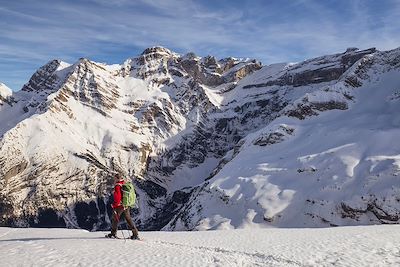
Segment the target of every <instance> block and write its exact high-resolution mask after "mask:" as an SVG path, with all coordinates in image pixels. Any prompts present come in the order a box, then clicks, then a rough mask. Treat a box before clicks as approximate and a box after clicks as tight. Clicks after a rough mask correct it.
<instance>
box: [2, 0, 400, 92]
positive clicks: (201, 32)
mask: <svg viewBox="0 0 400 267" xmlns="http://www.w3.org/2000/svg"><path fill="white" fill-rule="evenodd" d="M399 5H400V3H399V1H397V0H387V1H371V0H365V1H361V0H349V1H345V0H342V1H317V0H299V1H289V0H282V1H276V0H271V1H263V0H253V1H250V0H241V1H235V0H232V1H228V0H221V1H214V2H212V1H211V2H208V1H194V0H187V1H184V0H163V1H156V0H137V1H128V0H114V1H111V0H82V1H67V0H63V1H50V0H42V1H35V2H32V1H28V0H21V1H12V2H11V1H10V2H9V3H5V4H4V3H3V4H2V6H1V7H0V81H3V82H5V83H9V85H10V86H11V87H13V88H14V89H19V88H20V87H21V85H22V84H23V83H25V82H26V81H27V79H28V78H29V75H31V74H32V73H33V72H34V70H35V69H36V68H37V67H39V66H40V65H42V64H44V63H46V62H47V61H49V60H50V59H52V58H61V59H63V60H66V61H69V62H74V61H76V59H77V58H79V57H89V58H92V59H95V60H100V61H104V62H110V63H115V62H122V61H123V60H124V59H125V58H127V57H130V56H134V55H137V54H138V53H140V52H141V51H142V50H143V49H145V48H146V47H148V46H153V45H163V46H166V47H168V48H170V49H172V50H175V51H177V52H180V53H185V52H189V51H194V52H196V53H198V54H200V55H206V54H213V55H216V56H218V57H224V56H239V57H254V58H257V59H260V60H261V61H263V63H266V64H269V63H274V62H281V61H298V60H302V59H306V58H309V57H312V56H318V55H323V54H329V53H335V52H340V51H343V50H344V49H345V48H346V47H350V46H358V47H361V48H366V47H370V46H376V47H377V48H379V49H391V48H395V47H397V46H399V45H400V28H399V26H400V25H399V24H400V23H398V22H397V21H398V17H399V15H400V11H399V10H400V7H399ZM6 61H7V64H1V63H2V62H6ZM6 65H7V66H6ZM21 66H23V67H24V68H23V70H21V71H17V70H18V68H20V67H21ZM10 70H14V71H15V72H13V73H18V75H16V74H15V75H13V77H14V78H13V79H11V78H10V73H11V72H12V71H10ZM18 77H20V78H19V80H18Z"/></svg>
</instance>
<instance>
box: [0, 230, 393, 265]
mask: <svg viewBox="0 0 400 267" xmlns="http://www.w3.org/2000/svg"><path fill="white" fill-rule="evenodd" d="M126 234H127V232H126V231H125V235H126ZM140 234H141V236H142V238H144V241H131V240H127V241H124V240H115V239H114V240H110V239H105V238H104V237H102V236H103V235H104V233H103V232H87V231H85V230H71V229H43V228H42V229H32V228H28V229H13V228H0V259H1V264H0V265H1V266H41V267H43V266H52V267H53V266H165V267H167V266H353V267H354V266H398V265H399V264H400V248H399V246H398V242H397V241H398V240H399V238H400V226H397V225H396V226H388V225H386V226H385V225H381V226H357V227H337V228H325V229H262V230H261V229H247V230H230V231H208V232H141V233H140ZM119 235H121V233H119ZM121 237H122V235H121Z"/></svg>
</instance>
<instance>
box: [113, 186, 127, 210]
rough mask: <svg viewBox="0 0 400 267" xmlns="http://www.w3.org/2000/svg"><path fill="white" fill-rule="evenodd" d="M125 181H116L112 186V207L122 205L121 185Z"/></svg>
mask: <svg viewBox="0 0 400 267" xmlns="http://www.w3.org/2000/svg"><path fill="white" fill-rule="evenodd" d="M124 183H125V181H124V180H121V181H118V182H117V183H116V184H115V187H114V202H113V203H112V205H111V206H112V208H113V209H115V208H118V207H122V192H121V187H122V185H123V184H124Z"/></svg>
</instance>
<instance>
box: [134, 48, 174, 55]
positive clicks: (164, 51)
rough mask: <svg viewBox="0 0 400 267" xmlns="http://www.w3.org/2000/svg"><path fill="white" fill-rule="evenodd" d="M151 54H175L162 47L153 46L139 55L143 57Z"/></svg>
mask: <svg viewBox="0 0 400 267" xmlns="http://www.w3.org/2000/svg"><path fill="white" fill-rule="evenodd" d="M153 53H158V54H168V55H172V54H175V53H173V52H172V51H171V50H169V49H168V48H165V47H162V46H153V47H149V48H146V49H145V50H144V51H143V52H142V53H141V55H142V56H143V55H149V54H153Z"/></svg>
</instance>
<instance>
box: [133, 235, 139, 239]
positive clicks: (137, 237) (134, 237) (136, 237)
mask: <svg viewBox="0 0 400 267" xmlns="http://www.w3.org/2000/svg"><path fill="white" fill-rule="evenodd" d="M131 239H132V240H140V238H139V236H137V235H133V236H131Z"/></svg>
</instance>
